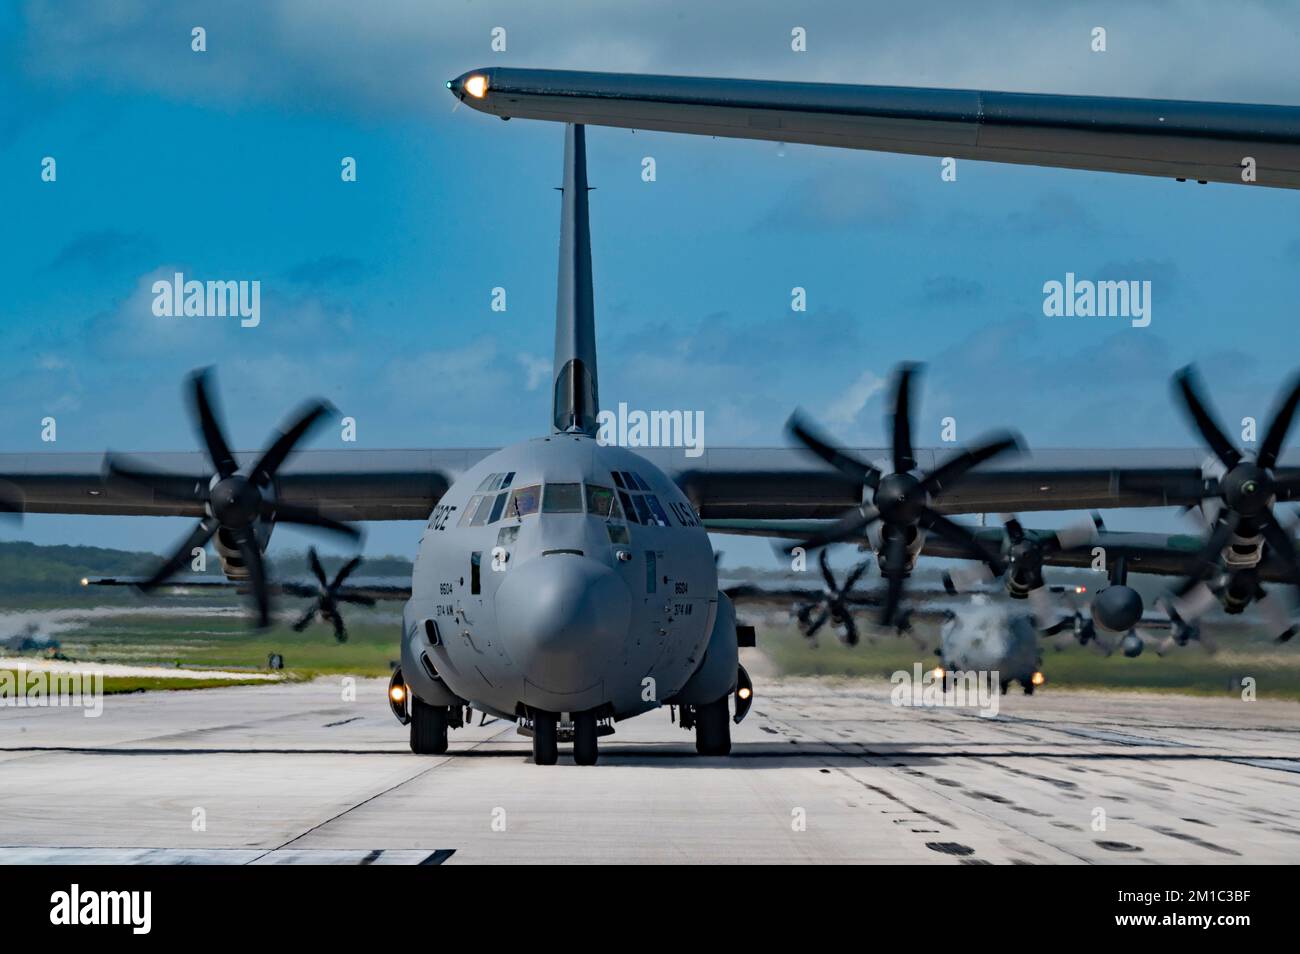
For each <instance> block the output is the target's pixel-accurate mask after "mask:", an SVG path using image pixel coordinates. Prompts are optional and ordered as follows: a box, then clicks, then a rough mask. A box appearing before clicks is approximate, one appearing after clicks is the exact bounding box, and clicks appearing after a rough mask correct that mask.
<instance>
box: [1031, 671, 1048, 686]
mask: <svg viewBox="0 0 1300 954" xmlns="http://www.w3.org/2000/svg"><path fill="white" fill-rule="evenodd" d="M1029 681H1030V682H1032V683H1033V684H1034V685H1035V686H1041V685H1042V684H1043V683H1045V682H1047V677H1046V676H1044V675H1043V674H1042V673H1041V672H1036V673H1034V674H1033V675H1032V676H1030V677H1029Z"/></svg>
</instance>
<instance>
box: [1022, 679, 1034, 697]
mask: <svg viewBox="0 0 1300 954" xmlns="http://www.w3.org/2000/svg"><path fill="white" fill-rule="evenodd" d="M1024 687H1025V695H1027V696H1032V695H1033V694H1034V684H1033V683H1032V682H1027V683H1025V684H1024Z"/></svg>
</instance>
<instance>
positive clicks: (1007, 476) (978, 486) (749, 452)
mask: <svg viewBox="0 0 1300 954" xmlns="http://www.w3.org/2000/svg"><path fill="white" fill-rule="evenodd" d="M848 450H849V451H850V452H851V453H852V454H854V455H855V456H856V457H857V458H858V459H860V460H879V461H883V460H885V459H887V457H888V454H889V452H888V451H886V450H884V449H882V448H849V449H848ZM953 450H954V449H953V448H943V449H917V450H916V451H915V453H914V456H915V458H916V461H917V464H918V466H919V467H920V468H921V469H922V470H933V469H935V468H936V467H937V466H938V464H939V462H940V461H942V460H943V459H946V458H948V457H950V456H951V455H952V453H953ZM637 452H638V453H640V454H642V455H644V456H646V457H648V458H650V459H651V460H652V461H653V462H654V463H655V464H657V465H658V466H659V467H660V468H662V469H663V470H664V471H666V472H667V473H668V474H669V475H670V476H672V477H673V479H674V480H675V481H676V482H677V484H678V486H680V487H681V488H682V491H683V492H684V493H685V494H686V496H687V497H688V498H689V499H690V501H691V502H692V504H693V505H694V506H695V508H696V510H697V511H698V512H699V514H700V516H701V517H702V518H704V519H705V520H707V521H719V520H734V519H741V520H798V519H815V518H830V517H839V516H841V515H843V514H844V512H845V511H846V510H848V509H849V508H850V507H856V506H858V505H860V504H861V503H862V493H863V490H862V486H861V484H858V483H855V482H854V481H852V480H850V479H847V478H846V477H845V476H843V475H842V474H840V473H838V472H836V471H833V470H831V469H830V468H829V467H827V466H826V465H825V464H824V463H822V462H821V461H819V460H817V459H816V458H814V457H813V456H812V455H811V454H809V453H807V452H806V451H804V450H802V449H796V448H774V449H763V448H739V447H728V448H717V449H709V450H707V451H703V452H702V453H701V454H700V456H699V457H696V458H690V457H686V456H685V454H684V452H683V451H682V450H670V449H666V448H639V449H638V451H637ZM1287 459H1288V461H1289V466H1284V467H1282V468H1279V470H1280V471H1281V472H1284V473H1290V474H1300V467H1297V466H1296V464H1297V463H1300V455H1297V454H1295V453H1292V454H1289V455H1287ZM1203 460H1204V453H1203V452H1201V451H1196V450H1103V449H1097V450H1088V449H1080V450H1046V451H1037V452H1034V453H1032V454H1026V455H1025V456H1023V457H1020V458H1017V459H1014V460H1012V461H1010V462H1002V461H998V462H996V463H990V464H986V465H982V466H981V467H979V468H977V469H975V470H973V471H971V472H969V473H968V474H966V475H965V476H963V477H962V480H961V482H960V483H959V484H954V485H953V486H952V487H950V488H947V489H943V490H941V491H940V492H939V493H938V494H937V495H936V496H935V498H934V500H933V508H934V509H935V510H937V511H938V512H939V513H943V514H967V513H1010V512H1017V513H1020V512H1026V511H1037V510H1093V509H1101V510H1104V509H1115V508H1128V507H1165V506H1185V505H1189V504H1193V503H1196V502H1198V501H1199V500H1200V499H1201V495H1202V493H1203V491H1204V486H1205V484H1204V480H1203V477H1202V474H1201V469H1200V468H1201V463H1202V462H1203ZM720 532H723V531H721V530H720ZM727 532H743V531H742V530H741V529H740V528H735V529H733V530H731V531H727Z"/></svg>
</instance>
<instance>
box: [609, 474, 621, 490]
mask: <svg viewBox="0 0 1300 954" xmlns="http://www.w3.org/2000/svg"><path fill="white" fill-rule="evenodd" d="M609 476H611V477H613V478H614V486H615V487H617V488H618V489H619V490H622V489H623V478H622V477H621V476H620V475H619V472H618V471H616V470H611V471H610V472H609Z"/></svg>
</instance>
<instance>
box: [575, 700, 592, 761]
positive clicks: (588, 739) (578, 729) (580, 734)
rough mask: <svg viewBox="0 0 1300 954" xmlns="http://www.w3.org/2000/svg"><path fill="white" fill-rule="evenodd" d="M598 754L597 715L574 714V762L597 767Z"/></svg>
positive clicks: (586, 713)
mask: <svg viewBox="0 0 1300 954" xmlns="http://www.w3.org/2000/svg"><path fill="white" fill-rule="evenodd" d="M597 753H598V748H597V741H596V713H595V712H592V711H587V712H575V713H574V714H573V761H574V762H576V763H577V764H578V765H595V764H596V755H597Z"/></svg>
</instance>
